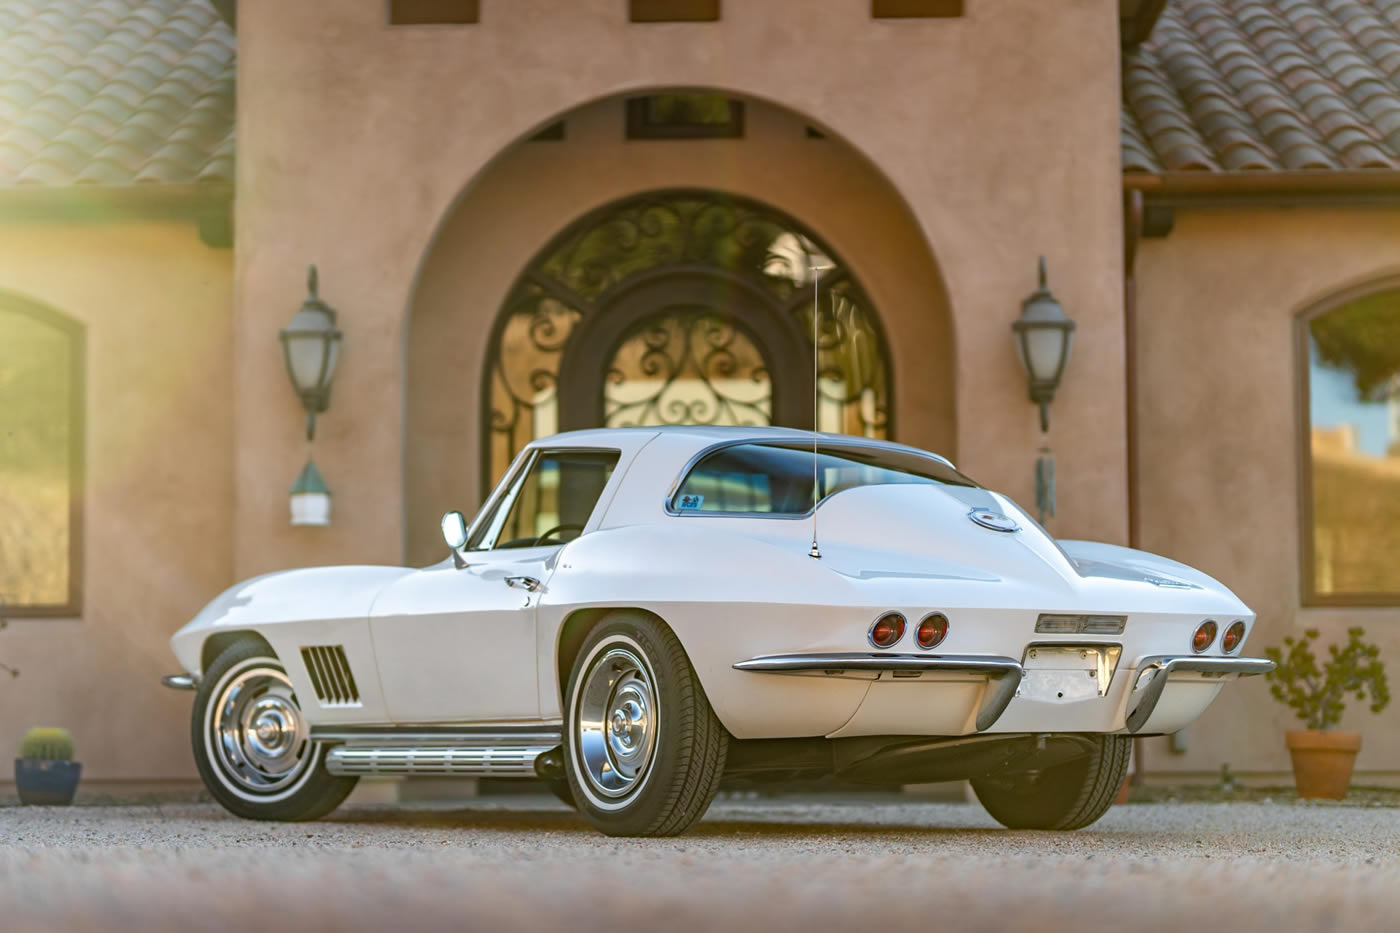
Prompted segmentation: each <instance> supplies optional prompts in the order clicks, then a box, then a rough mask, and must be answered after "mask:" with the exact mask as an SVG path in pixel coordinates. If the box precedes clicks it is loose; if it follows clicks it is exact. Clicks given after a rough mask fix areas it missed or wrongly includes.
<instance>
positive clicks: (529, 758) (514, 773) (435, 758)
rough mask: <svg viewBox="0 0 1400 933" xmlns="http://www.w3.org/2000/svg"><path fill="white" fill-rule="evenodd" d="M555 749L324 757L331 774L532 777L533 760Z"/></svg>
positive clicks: (392, 751)
mask: <svg viewBox="0 0 1400 933" xmlns="http://www.w3.org/2000/svg"><path fill="white" fill-rule="evenodd" d="M555 747H556V746H555V745H509V746H499V745H497V746H477V747H460V746H446V747H438V748H432V747H423V746H404V747H398V748H393V747H389V748H386V747H383V746H375V747H359V746H353V745H340V746H337V747H336V748H332V749H331V750H330V751H328V752H327V753H326V770H327V771H329V772H330V773H331V774H338V775H352V774H361V775H362V774H454V775H461V776H464V777H535V759H536V758H538V757H539V756H540V755H543V754H544V753H545V752H547V751H549V750H550V749H551V748H555Z"/></svg>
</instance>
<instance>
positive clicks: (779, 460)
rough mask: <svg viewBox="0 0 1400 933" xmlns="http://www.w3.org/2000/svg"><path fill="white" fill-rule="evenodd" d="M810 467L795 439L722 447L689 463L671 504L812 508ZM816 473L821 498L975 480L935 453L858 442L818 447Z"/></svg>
mask: <svg viewBox="0 0 1400 933" xmlns="http://www.w3.org/2000/svg"><path fill="white" fill-rule="evenodd" d="M812 472H813V471H812V448H811V447H807V446H803V445H800V444H792V443H765V444H735V445H733V446H730V447H721V448H720V449H719V450H716V451H715V452H714V453H712V454H710V455H708V456H707V457H705V458H704V459H702V460H701V461H700V462H699V463H697V464H696V465H695V466H694V468H692V469H691V471H690V473H689V474H688V475H687V476H686V478H685V480H684V481H683V482H682V483H681V485H680V488H679V489H678V490H677V491H676V495H675V497H674V498H673V499H672V500H671V507H672V508H674V509H676V510H678V511H680V512H747V513H759V514H763V513H768V514H775V515H801V514H803V513H805V512H808V511H810V510H811V508H812V502H813V496H812ZM816 475H817V482H818V483H819V485H820V491H821V498H823V499H825V498H826V497H827V496H831V495H834V494H835V493H838V492H840V491H842V490H843V489H851V488H852V487H855V486H882V485H892V484H895V483H933V484H940V485H945V486H976V485H977V484H976V483H974V482H973V481H972V480H970V479H968V478H967V477H966V476H963V475H962V474H961V473H959V472H958V471H957V470H954V469H953V468H952V467H950V466H948V465H946V464H944V463H941V462H939V461H937V460H934V459H933V458H931V457H925V456H921V455H919V454H916V453H911V452H906V451H900V450H889V449H881V448H873V447H860V446H856V445H850V446H847V445H841V446H839V447H826V448H822V449H820V450H819V452H818V454H817V469H816Z"/></svg>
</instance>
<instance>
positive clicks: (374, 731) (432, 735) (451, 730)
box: [311, 725, 563, 748]
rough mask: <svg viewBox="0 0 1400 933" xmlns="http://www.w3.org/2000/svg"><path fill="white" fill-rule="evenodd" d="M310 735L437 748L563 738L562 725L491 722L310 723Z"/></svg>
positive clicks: (352, 742) (316, 738)
mask: <svg viewBox="0 0 1400 933" xmlns="http://www.w3.org/2000/svg"><path fill="white" fill-rule="evenodd" d="M311 738H312V739H313V740H314V741H317V742H344V743H346V744H347V745H355V746H395V745H397V746H403V745H428V746H436V747H439V748H443V747H449V746H460V747H463V748H488V747H491V746H497V745H536V744H542V745H547V746H553V745H558V744H559V743H560V742H561V741H563V729H562V727H558V726H556V727H550V726H547V725H543V726H542V725H532V726H525V727H520V728H512V727H510V726H490V727H486V728H481V729H472V728H464V727H462V726H449V727H446V728H435V727H433V726H407V727H403V728H395V727H393V726H372V727H369V728H362V727H356V726H312V727H311Z"/></svg>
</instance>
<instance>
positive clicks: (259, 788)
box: [190, 640, 357, 820]
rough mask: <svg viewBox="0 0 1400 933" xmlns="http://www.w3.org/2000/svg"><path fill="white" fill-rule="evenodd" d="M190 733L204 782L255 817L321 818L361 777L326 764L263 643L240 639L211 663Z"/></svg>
mask: <svg viewBox="0 0 1400 933" xmlns="http://www.w3.org/2000/svg"><path fill="white" fill-rule="evenodd" d="M190 732H191V736H190V738H191V741H192V744H193V746H194V758H195V764H196V765H198V767H199V775H200V777H201V778H203V780H204V786H205V787H206V788H208V790H209V793H210V794H211V795H212V796H213V797H214V799H215V800H217V801H218V802H219V803H221V804H223V806H224V807H225V808H226V809H227V810H229V811H230V812H232V813H235V814H237V815H238V816H242V817H246V818H248V819H254V820H314V819H317V818H318V817H321V816H324V815H326V814H327V813H329V812H330V811H332V810H334V809H335V808H336V807H337V806H339V805H340V803H341V801H343V800H344V799H345V797H346V796H347V795H348V794H349V793H350V791H351V790H352V789H353V788H354V787H355V783H356V781H357V779H356V778H353V777H337V776H335V775H333V774H330V773H329V772H328V771H326V767H325V749H324V747H323V746H322V745H321V744H320V743H318V742H313V741H311V738H310V727H309V726H308V724H307V722H306V718H305V717H304V716H303V715H302V713H301V707H300V704H299V703H298V701H297V697H296V693H295V692H293V690H292V684H291V680H290V679H289V678H288V677H287V673H286V670H285V669H284V668H283V667H282V664H281V662H279V661H278V660H277V658H276V656H274V655H273V653H272V652H271V650H270V649H269V648H268V647H267V646H266V645H265V644H262V643H261V642H257V641H252V640H249V641H240V642H236V643H234V644H232V645H230V646H229V647H228V648H226V649H225V650H224V651H223V653H221V654H220V655H219V656H218V657H217V658H216V659H215V660H214V663H213V664H211V665H209V669H208V670H207V671H205V672H204V678H203V680H202V681H201V682H200V686H199V691H198V692H197V693H196V694H195V701H194V710H193V713H192V715H191V717H190Z"/></svg>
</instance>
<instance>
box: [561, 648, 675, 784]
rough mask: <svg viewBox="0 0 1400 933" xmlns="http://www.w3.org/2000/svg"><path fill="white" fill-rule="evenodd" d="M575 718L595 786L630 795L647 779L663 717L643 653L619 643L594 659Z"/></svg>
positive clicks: (581, 750)
mask: <svg viewBox="0 0 1400 933" xmlns="http://www.w3.org/2000/svg"><path fill="white" fill-rule="evenodd" d="M574 723H575V725H574V728H575V730H576V732H575V736H574V738H575V742H576V743H577V745H576V747H577V749H578V753H579V759H580V764H581V765H582V766H583V767H582V768H581V770H582V772H583V776H584V778H585V779H586V780H587V781H588V783H589V785H590V789H591V790H593V791H596V792H597V793H599V794H602V795H603V796H605V797H610V798H619V797H626V796H628V795H629V794H631V793H633V792H634V791H635V790H636V789H637V788H638V787H640V786H641V785H642V784H643V783H644V782H645V780H646V777H647V771H648V769H649V768H650V766H651V762H652V758H653V755H654V752H655V750H656V736H657V732H658V730H659V729H660V725H661V720H660V709H659V707H658V704H657V696H656V688H655V686H654V683H653V679H652V674H651V669H650V667H648V665H647V664H646V662H645V661H644V660H643V658H642V657H641V655H640V653H638V652H636V651H634V650H633V649H631V648H628V647H621V646H618V647H613V648H610V649H608V650H607V651H606V652H604V653H603V654H602V655H601V657H599V658H598V659H597V660H596V661H594V663H593V665H592V667H590V668H589V670H588V673H587V674H586V675H585V676H584V681H583V684H582V686H581V687H580V689H579V692H578V702H577V706H576V708H575V710H574Z"/></svg>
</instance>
